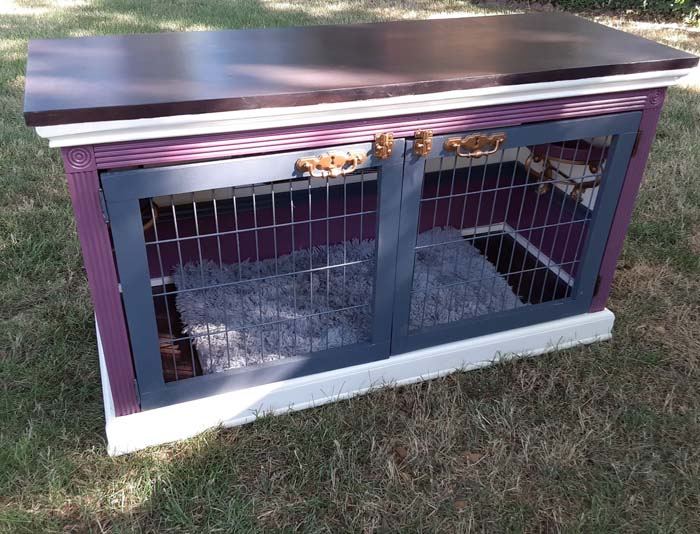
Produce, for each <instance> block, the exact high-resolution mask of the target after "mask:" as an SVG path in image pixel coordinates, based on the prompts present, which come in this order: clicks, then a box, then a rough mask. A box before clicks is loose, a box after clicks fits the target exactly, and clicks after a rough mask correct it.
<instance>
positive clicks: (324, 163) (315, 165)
mask: <svg viewBox="0 0 700 534" xmlns="http://www.w3.org/2000/svg"><path fill="white" fill-rule="evenodd" d="M366 159H367V154H364V153H362V152H354V153H351V152H345V153H343V152H330V153H327V154H322V155H320V156H308V157H306V158H299V159H298V160H297V162H296V165H295V167H296V170H298V171H299V172H302V173H303V172H308V173H309V174H310V175H311V176H313V177H314V178H337V177H338V176H345V175H346V174H348V173H350V172H353V171H354V170H355V169H356V168H357V166H358V165H360V164H361V163H364V161H365V160H366Z"/></svg>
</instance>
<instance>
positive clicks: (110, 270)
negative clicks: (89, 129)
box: [62, 147, 141, 416]
mask: <svg viewBox="0 0 700 534" xmlns="http://www.w3.org/2000/svg"><path fill="white" fill-rule="evenodd" d="M62 155H63V161H64V165H65V168H66V172H67V177H68V189H69V191H70V196H71V200H72V202H73V211H74V213H75V224H76V228H77V230H78V237H79V239H80V246H81V248H82V251H83V262H84V264H85V271H86V273H87V279H88V284H89V286H90V294H91V295H92V301H93V304H94V306H95V316H96V317H97V323H98V324H99V326H100V336H101V339H102V348H103V351H104V356H105V364H106V367H107V374H108V376H109V381H110V387H111V389H112V399H113V401H114V408H115V412H116V415H118V416H119V415H128V414H130V413H135V412H138V411H140V410H141V409H140V407H139V402H138V397H137V395H136V389H135V382H134V378H135V376H134V371H133V365H132V362H131V350H130V348H129V341H128V337H127V330H126V324H125V321H124V313H123V310H122V303H121V296H120V294H119V286H118V284H117V271H116V268H115V265H114V260H113V256H112V245H111V243H110V238H109V232H108V230H107V225H106V224H105V222H104V219H103V216H102V209H101V207H100V197H99V177H98V174H97V169H96V168H95V160H94V156H93V152H92V149H91V148H90V147H75V148H70V149H63V151H62Z"/></svg>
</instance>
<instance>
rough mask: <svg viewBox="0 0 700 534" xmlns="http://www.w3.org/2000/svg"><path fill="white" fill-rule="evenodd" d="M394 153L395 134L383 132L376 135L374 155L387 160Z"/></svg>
mask: <svg viewBox="0 0 700 534" xmlns="http://www.w3.org/2000/svg"><path fill="white" fill-rule="evenodd" d="M392 152H394V134H393V133H392V132H383V133H376V134H374V155H375V156H376V157H378V158H379V159H386V158H388V157H389V156H391V154H392Z"/></svg>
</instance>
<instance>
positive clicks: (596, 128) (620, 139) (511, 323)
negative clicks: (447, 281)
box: [391, 112, 641, 354]
mask: <svg viewBox="0 0 700 534" xmlns="http://www.w3.org/2000/svg"><path fill="white" fill-rule="evenodd" d="M640 121H641V112H631V113H622V114H616V115H607V116H601V117H591V118H582V119H569V120H560V121H552V122H546V123H535V124H530V125H523V126H513V127H508V128H489V129H483V130H478V132H480V133H484V134H491V133H496V132H505V133H506V142H505V144H504V145H503V146H502V148H503V149H508V148H514V147H522V146H532V145H537V144H546V143H554V142H561V141H568V140H575V139H581V138H593V137H602V136H607V135H613V136H614V137H613V144H612V146H611V148H610V151H609V154H608V158H607V159H608V161H607V164H606V166H605V170H604V177H603V180H602V182H601V187H600V190H599V192H598V195H597V197H596V206H595V210H594V215H593V218H592V221H591V226H590V228H589V230H588V233H587V239H586V242H585V243H584V246H583V247H584V248H583V254H582V258H583V259H582V264H581V265H580V267H579V270H578V273H579V274H578V275H577V276H576V281H575V284H574V288H573V292H572V296H571V297H569V298H566V299H562V300H560V301H551V302H543V303H539V304H534V305H528V306H525V307H522V308H518V309H514V310H508V311H502V312H498V313H493V314H489V315H484V316H481V317H476V318H467V319H463V320H459V321H455V322H451V323H447V324H444V325H437V326H433V327H430V328H426V329H424V330H423V331H419V332H417V333H409V318H410V307H411V290H412V285H413V268H414V248H415V244H416V238H417V234H418V224H419V209H420V199H421V192H422V187H423V179H424V175H425V165H426V162H427V161H428V160H429V159H432V158H439V157H449V158H454V157H455V155H454V152H447V151H446V150H445V149H444V147H443V145H444V142H445V140H446V139H447V138H448V137H461V136H466V135H469V134H473V133H477V131H466V132H461V133H450V134H449V135H439V136H435V137H434V138H433V143H432V150H431V152H430V153H429V154H428V156H427V158H426V157H421V156H417V155H415V154H414V153H413V144H414V141H413V140H411V139H408V140H407V142H406V148H405V150H406V153H405V156H404V173H403V188H402V198H401V221H400V229H399V241H398V254H397V269H396V289H395V291H394V293H395V300H394V321H393V327H392V345H391V347H392V348H391V350H392V354H401V353H404V352H408V351H411V350H416V349H421V348H425V347H429V346H434V345H439V344H442V343H448V342H453V341H458V340H461V339H467V338H470V337H475V336H479V335H485V334H489V333H494V332H498V331H505V330H510V329H513V328H519V327H523V326H527V325H531V324H535V323H541V322H545V321H549V320H553V319H558V318H561V317H566V316H570V315H575V314H579V313H584V312H586V311H587V310H588V308H589V306H590V302H591V299H592V297H593V292H594V287H595V279H596V276H597V273H598V269H599V266H600V262H601V260H602V255H603V251H604V248H605V243H606V241H607V236H608V232H609V229H610V224H611V222H612V218H613V215H614V212H615V209H616V207H617V201H618V198H619V195H620V191H621V189H622V184H623V181H624V177H625V173H626V170H627V165H628V162H629V158H630V156H631V153H632V149H633V146H634V142H635V139H636V136H637V131H638V128H639V124H640Z"/></svg>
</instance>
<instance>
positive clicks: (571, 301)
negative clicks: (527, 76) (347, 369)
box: [392, 113, 640, 353]
mask: <svg viewBox="0 0 700 534" xmlns="http://www.w3.org/2000/svg"><path fill="white" fill-rule="evenodd" d="M639 118H640V117H639V114H638V113H632V114H625V115H617V116H610V117H599V118H592V119H577V120H570V121H558V122H554V123H546V124H545V123H543V124H536V125H532V126H522V127H513V128H506V129H498V130H488V131H484V132H466V133H460V134H455V135H445V136H440V137H435V138H434V139H433V148H432V152H431V153H430V154H429V155H428V156H427V158H424V157H420V156H418V155H415V154H412V143H411V142H409V143H408V145H407V148H406V150H407V154H408V156H407V159H406V162H405V170H404V188H403V199H402V213H401V232H400V235H401V240H400V244H399V258H398V265H399V267H398V270H397V306H396V311H395V319H394V341H393V345H392V351H393V352H394V353H397V352H402V351H405V350H411V349H414V348H419V347H423V346H427V345H431V344H436V343H439V342H445V341H452V340H456V339H461V338H466V337H471V336H475V335H480V334H484V333H489V332H494V331H497V330H506V329H510V328H515V327H518V326H524V325H526V324H530V323H535V322H542V321H546V320H550V319H553V318H557V317H563V316H566V315H572V314H575V313H581V312H584V311H586V310H587V307H588V305H589V303H590V299H591V297H592V295H593V289H594V285H595V278H596V275H597V268H598V266H599V264H600V258H601V255H602V250H603V247H604V245H605V241H606V239H607V231H608V228H609V225H610V222H611V220H612V214H613V212H614V209H615V206H616V204H617V199H618V195H619V192H620V189H621V185H622V181H623V178H624V173H625V170H626V163H627V160H628V158H629V155H630V153H631V150H632V145H633V142H634V138H635V136H636V131H637V127H638V123H639Z"/></svg>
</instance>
